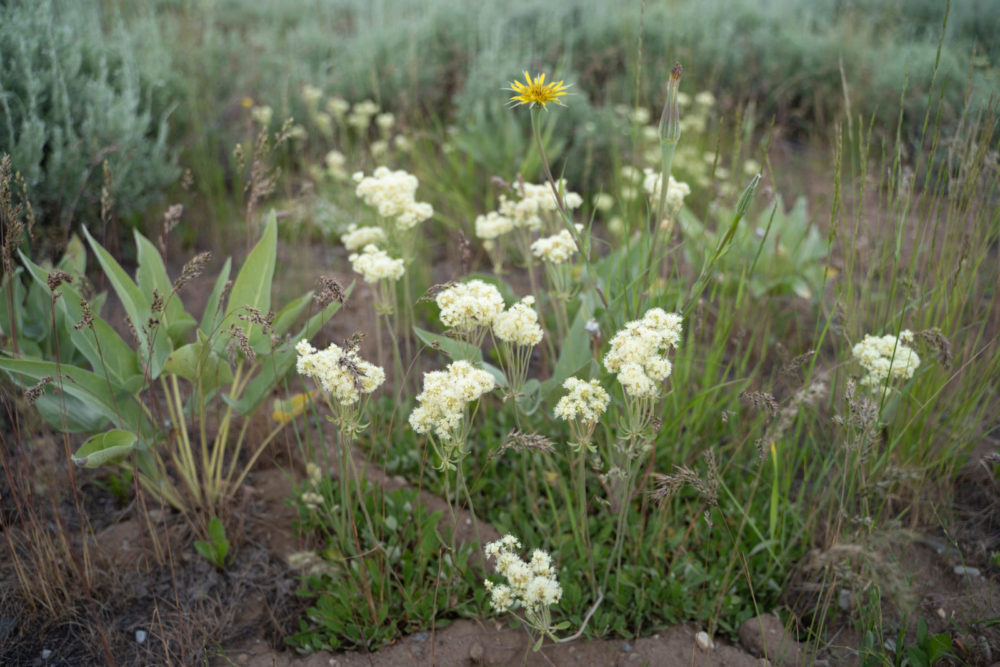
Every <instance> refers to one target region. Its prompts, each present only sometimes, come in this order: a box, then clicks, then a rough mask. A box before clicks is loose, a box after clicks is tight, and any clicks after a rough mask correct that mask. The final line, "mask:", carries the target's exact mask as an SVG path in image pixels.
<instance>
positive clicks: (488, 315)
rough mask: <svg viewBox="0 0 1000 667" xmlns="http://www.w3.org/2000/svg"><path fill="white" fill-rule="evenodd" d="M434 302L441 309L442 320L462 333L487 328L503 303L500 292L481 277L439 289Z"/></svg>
mask: <svg viewBox="0 0 1000 667" xmlns="http://www.w3.org/2000/svg"><path fill="white" fill-rule="evenodd" d="M434 301H435V302H436V303H437V305H438V308H440V309H441V322H442V323H443V324H444V325H445V326H446V327H450V328H454V329H458V330H459V331H464V332H473V331H475V330H476V329H478V328H480V327H483V328H485V327H489V326H490V325H491V324H493V319H494V318H495V317H496V316H497V315H499V314H500V313H502V312H503V305H504V304H503V297H502V296H500V291H499V290H497V288H496V287H494V286H493V285H490V284H489V283H486V282H483V281H482V280H470V281H469V282H467V283H459V284H457V285H453V286H452V287H449V288H448V289H444V290H441V292H439V293H438V295H437V297H436V298H435V299H434Z"/></svg>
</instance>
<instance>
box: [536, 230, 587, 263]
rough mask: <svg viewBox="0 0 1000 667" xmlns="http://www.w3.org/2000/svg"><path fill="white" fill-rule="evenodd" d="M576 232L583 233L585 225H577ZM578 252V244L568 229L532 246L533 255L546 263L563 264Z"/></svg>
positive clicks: (542, 239) (540, 240)
mask: <svg viewBox="0 0 1000 667" xmlns="http://www.w3.org/2000/svg"><path fill="white" fill-rule="evenodd" d="M576 231H577V232H581V231H583V225H576ZM575 252H576V242H575V241H574V240H573V235H572V234H570V233H569V230H568V229H564V230H562V231H561V232H559V233H558V234H556V235H554V236H546V237H544V238H540V239H538V240H537V241H535V242H534V243H532V244H531V254H533V255H534V256H535V257H537V258H539V259H541V260H542V261H545V262H551V263H552V264H562V263H563V262H565V261H566V260H568V259H569V258H570V257H572V256H573V253H575Z"/></svg>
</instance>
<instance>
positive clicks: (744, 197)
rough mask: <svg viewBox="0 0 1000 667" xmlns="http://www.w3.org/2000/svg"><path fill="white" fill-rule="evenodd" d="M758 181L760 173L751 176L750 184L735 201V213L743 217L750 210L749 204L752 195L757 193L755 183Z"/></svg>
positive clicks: (751, 201) (751, 200)
mask: <svg viewBox="0 0 1000 667" xmlns="http://www.w3.org/2000/svg"><path fill="white" fill-rule="evenodd" d="M759 183H760V174H757V175H756V176H754V177H753V180H751V181H750V185H748V186H747V187H746V189H745V190H744V191H743V194H741V195H740V199H739V201H737V202H736V215H737V216H739V217H741V218H742V217H743V216H745V215H746V214H747V211H749V210H750V204H752V203H753V198H754V195H756V194H757V185H758V184H759Z"/></svg>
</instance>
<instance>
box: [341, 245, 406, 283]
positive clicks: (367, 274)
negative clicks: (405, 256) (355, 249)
mask: <svg viewBox="0 0 1000 667" xmlns="http://www.w3.org/2000/svg"><path fill="white" fill-rule="evenodd" d="M348 259H349V260H350V261H351V268H353V269H354V271H355V272H356V273H360V274H361V275H362V276H363V277H364V279H365V282H366V283H377V282H378V281H380V280H399V279H400V278H402V277H403V273H404V269H403V260H402V259H393V258H392V257H390V256H389V253H387V252H386V251H385V250H379V249H378V248H377V247H375V246H374V245H371V244H369V245H366V246H365V247H364V249H362V251H361V252H360V253H354V254H353V255H351V256H350V257H348Z"/></svg>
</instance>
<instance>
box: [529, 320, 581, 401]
mask: <svg viewBox="0 0 1000 667" xmlns="http://www.w3.org/2000/svg"><path fill="white" fill-rule="evenodd" d="M591 317H592V311H591V310H590V308H588V307H587V305H586V302H584V301H581V303H580V308H579V309H578V310H577V311H576V317H574V318H573V324H572V325H571V326H570V328H569V331H568V332H567V333H566V340H564V341H563V344H562V349H561V350H560V351H559V359H558V360H557V361H556V365H555V368H553V369H552V377H550V378H549V379H548V380H546V381H545V382H543V383H542V386H541V388H540V389H539V401H544V400H545V399H546V398H547V397H548V395H549V394H551V393H552V392H553V391H554V390H555V389H557V388H558V387H561V386H562V383H563V382H565V381H566V379H567V378H569V377H570V376H572V375H574V374H575V373H577V372H578V371H579V370H580V369H581V368H583V367H584V366H586V365H587V364H588V363H590V362H591V361H592V360H593V358H594V357H593V353H592V352H591V350H590V336H589V335H588V334H587V332H586V326H587V322H589V321H590V318H591Z"/></svg>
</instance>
